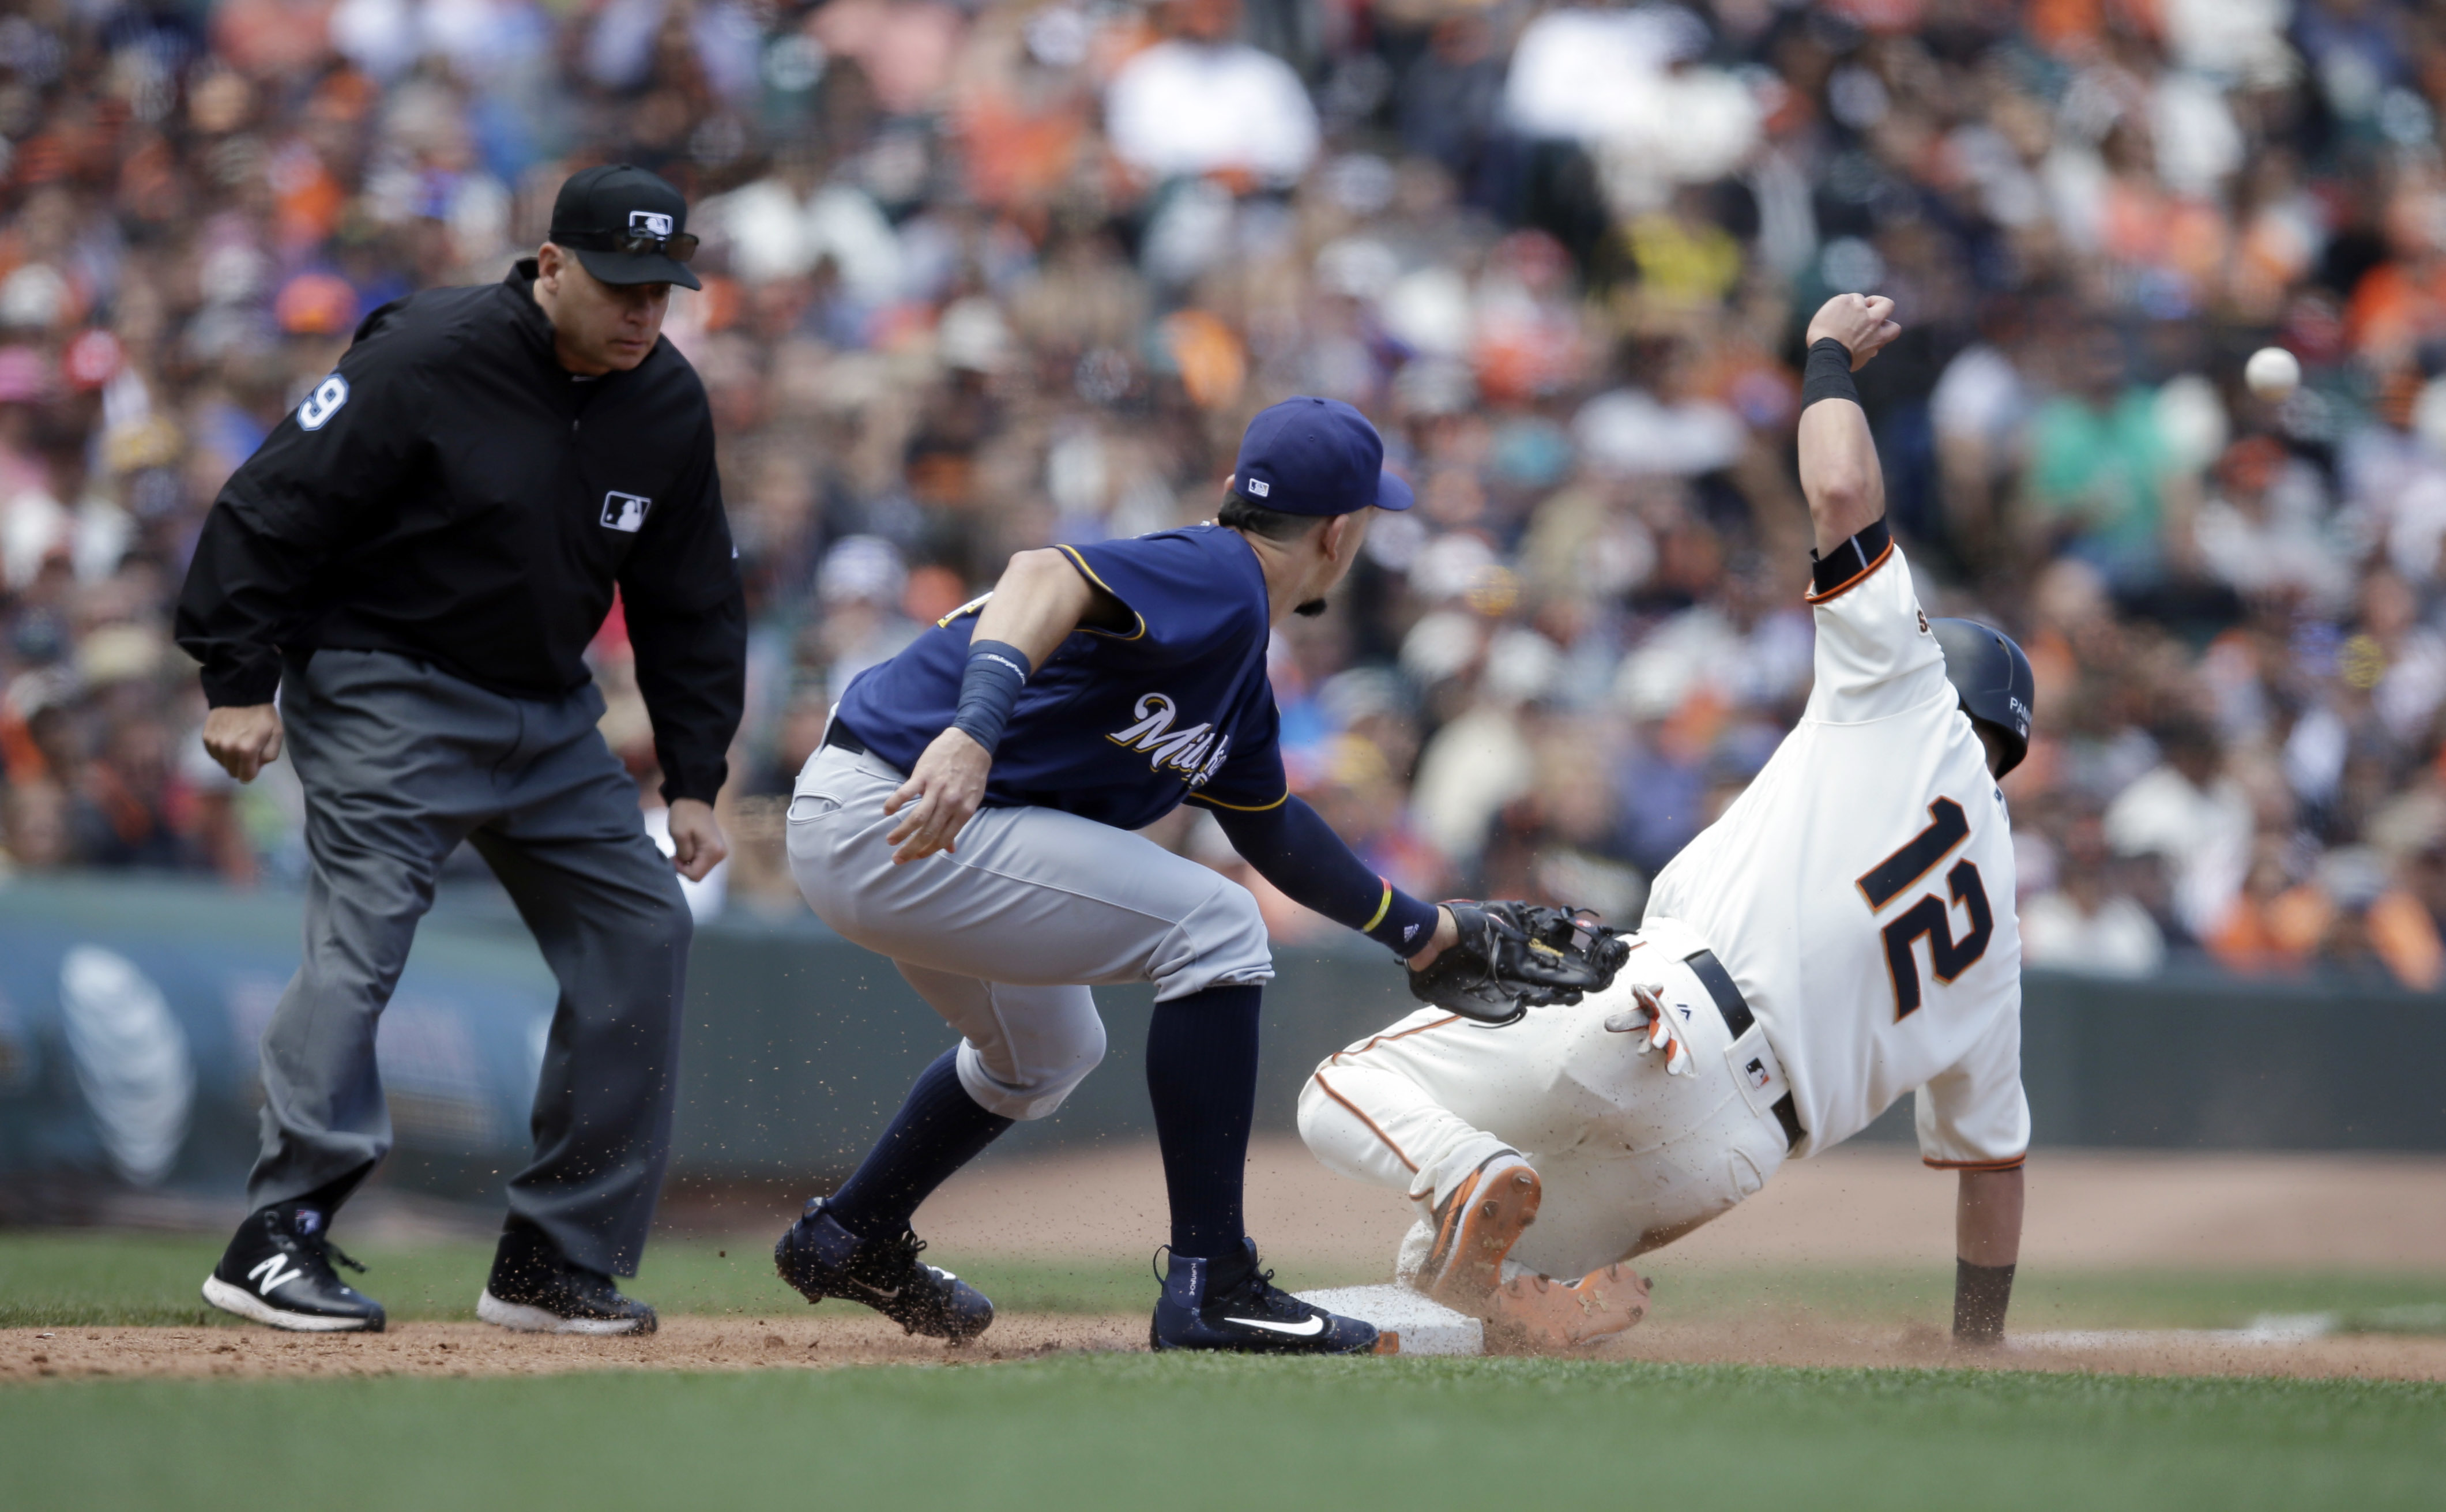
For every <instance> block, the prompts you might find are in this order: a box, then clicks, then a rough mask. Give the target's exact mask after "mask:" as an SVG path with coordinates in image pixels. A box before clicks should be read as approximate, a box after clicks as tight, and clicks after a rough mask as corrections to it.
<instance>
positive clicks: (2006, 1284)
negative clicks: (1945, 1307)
mask: <svg viewBox="0 0 2446 1512" xmlns="http://www.w3.org/2000/svg"><path fill="white" fill-rule="evenodd" d="M2012 1300H2013V1267H2011V1266H2009V1265H1973V1264H1971V1263H1970V1262H1969V1261H1968V1260H1966V1259H1963V1258H1961V1257H1958V1256H1957V1257H1955V1258H1954V1261H1953V1342H1955V1343H1956V1344H2002V1343H2003V1342H2004V1309H2005V1306H2006V1305H2007V1304H2008V1303H2010V1302H2011V1301H2012Z"/></svg>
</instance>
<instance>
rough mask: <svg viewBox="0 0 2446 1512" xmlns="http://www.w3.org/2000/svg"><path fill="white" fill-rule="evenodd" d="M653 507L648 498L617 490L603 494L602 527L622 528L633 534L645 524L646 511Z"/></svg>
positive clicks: (609, 528)
mask: <svg viewBox="0 0 2446 1512" xmlns="http://www.w3.org/2000/svg"><path fill="white" fill-rule="evenodd" d="M653 507H654V501H652V500H650V499H646V498H641V497H640V496H638V495H636V494H624V493H620V492H618V491H616V490H615V491H613V492H612V493H608V494H605V495H604V496H603V528H604V529H606V530H624V531H627V532H628V533H629V534H630V535H631V536H633V535H635V534H636V533H637V532H638V531H640V530H643V529H644V528H645V526H646V511H647V510H649V509H651V508H653Z"/></svg>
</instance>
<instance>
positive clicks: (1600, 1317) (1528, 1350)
mask: <svg viewBox="0 0 2446 1512" xmlns="http://www.w3.org/2000/svg"><path fill="white" fill-rule="evenodd" d="M1483 1315H1484V1317H1485V1319H1486V1348H1487V1352H1488V1353H1490V1354H1562V1353H1568V1352H1570V1351H1572V1350H1578V1349H1585V1348H1586V1347H1588V1346H1589V1345H1591V1344H1594V1343H1596V1342H1597V1341H1598V1340H1600V1339H1609V1338H1611V1337H1613V1336H1614V1335H1615V1334H1617V1333H1621V1332H1627V1331H1628V1330H1629V1329H1631V1328H1633V1327H1636V1326H1637V1325H1638V1323H1639V1321H1640V1319H1642V1318H1644V1317H1646V1316H1647V1278H1646V1276H1641V1275H1640V1274H1639V1273H1638V1272H1636V1271H1633V1270H1632V1269H1631V1268H1630V1267H1629V1266H1628V1265H1620V1264H1616V1265H1609V1266H1607V1267H1606V1268H1605V1269H1604V1270H1602V1271H1590V1273H1589V1274H1588V1275H1586V1276H1581V1277H1580V1278H1579V1279H1578V1280H1576V1281H1571V1282H1568V1283H1566V1282H1563V1281H1557V1280H1555V1279H1554V1278H1553V1277H1552V1276H1514V1277H1513V1278H1512V1279H1511V1280H1509V1281H1506V1282H1504V1283H1503V1284H1502V1285H1501V1286H1498V1287H1496V1289H1495V1295H1493V1296H1492V1297H1491V1298H1490V1299H1489V1300H1488V1304H1487V1307H1486V1310H1485V1313H1484V1314H1483Z"/></svg>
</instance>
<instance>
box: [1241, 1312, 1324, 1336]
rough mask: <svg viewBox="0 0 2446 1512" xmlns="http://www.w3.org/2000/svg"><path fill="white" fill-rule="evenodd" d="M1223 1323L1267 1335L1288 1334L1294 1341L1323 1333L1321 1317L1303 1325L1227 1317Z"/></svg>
mask: <svg viewBox="0 0 2446 1512" xmlns="http://www.w3.org/2000/svg"><path fill="white" fill-rule="evenodd" d="M1223 1321H1224V1322H1226V1323H1237V1324H1239V1325H1240V1326H1241V1327H1242V1328H1244V1329H1264V1330H1265V1331H1266V1332H1269V1333H1288V1334H1289V1335H1290V1336H1291V1337H1293V1338H1295V1339H1312V1338H1314V1337H1316V1336H1317V1335H1318V1334H1320V1333H1322V1332H1325V1319H1324V1318H1322V1317H1311V1318H1309V1319H1308V1321H1307V1322H1305V1323H1269V1322H1267V1321H1266V1320H1265V1319H1263V1318H1253V1317H1227V1318H1225V1319H1224V1320H1223Z"/></svg>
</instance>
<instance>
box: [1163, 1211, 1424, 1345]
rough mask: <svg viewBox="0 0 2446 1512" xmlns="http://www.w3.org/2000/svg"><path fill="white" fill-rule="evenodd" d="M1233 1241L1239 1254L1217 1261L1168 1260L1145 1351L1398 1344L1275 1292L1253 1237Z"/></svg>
mask: <svg viewBox="0 0 2446 1512" xmlns="http://www.w3.org/2000/svg"><path fill="white" fill-rule="evenodd" d="M1240 1242H1241V1244H1242V1245H1243V1246H1244V1248H1243V1250H1242V1252H1241V1253H1240V1254H1238V1255H1236V1256H1231V1257H1226V1258H1223V1259H1221V1260H1210V1259H1201V1258H1199V1257H1195V1256H1191V1255H1175V1256H1174V1257H1172V1262H1171V1265H1170V1268H1169V1270H1168V1272H1167V1274H1166V1275H1165V1276H1164V1277H1163V1295H1161V1296H1159V1297H1157V1299H1156V1304H1155V1322H1154V1323H1153V1324H1152V1325H1150V1326H1149V1328H1148V1331H1147V1334H1148V1336H1147V1344H1148V1347H1149V1348H1151V1349H1154V1350H1157V1351H1163V1350H1229V1351H1236V1352H1238V1353H1242V1354H1391V1353H1394V1352H1396V1351H1399V1350H1400V1349H1401V1339H1400V1337H1399V1336H1398V1335H1396V1334H1391V1333H1379V1332H1377V1331H1376V1328H1375V1325H1373V1324H1370V1323H1363V1322H1361V1321H1360V1320H1359V1319H1357V1318H1355V1317H1344V1316H1342V1315H1341V1314H1337V1313H1328V1312H1326V1310H1325V1309H1323V1308H1321V1307H1311V1306H1309V1305H1308V1303H1306V1302H1303V1301H1301V1300H1300V1299H1299V1298H1298V1297H1295V1296H1293V1295H1290V1294H1289V1292H1284V1291H1279V1290H1277V1289H1276V1288H1275V1286H1274V1273H1273V1272H1271V1271H1261V1270H1259V1269H1257V1241H1256V1240H1254V1239H1242V1240H1241V1241H1240Z"/></svg>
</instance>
